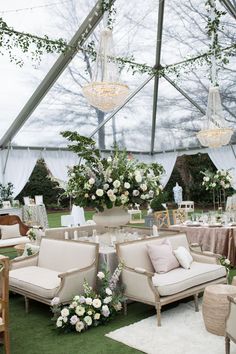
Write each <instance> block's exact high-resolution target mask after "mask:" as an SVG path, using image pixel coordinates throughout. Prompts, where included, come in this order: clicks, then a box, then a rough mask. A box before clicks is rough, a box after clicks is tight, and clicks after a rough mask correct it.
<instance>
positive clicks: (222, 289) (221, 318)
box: [202, 284, 236, 336]
mask: <svg viewBox="0 0 236 354" xmlns="http://www.w3.org/2000/svg"><path fill="white" fill-rule="evenodd" d="M228 295H231V296H236V286H233V285H225V284H216V285H209V286H207V287H206V289H205V291H204V295H203V304H202V314H203V319H204V323H205V327H206V329H207V331H208V332H211V333H213V334H217V335H218V336H224V335H225V319H226V316H227V314H228V312H229V301H228V299H227V296H228Z"/></svg>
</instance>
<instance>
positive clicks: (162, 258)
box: [147, 239, 179, 273]
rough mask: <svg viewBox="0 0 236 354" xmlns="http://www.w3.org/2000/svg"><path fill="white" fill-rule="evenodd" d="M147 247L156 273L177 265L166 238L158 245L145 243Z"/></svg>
mask: <svg viewBox="0 0 236 354" xmlns="http://www.w3.org/2000/svg"><path fill="white" fill-rule="evenodd" d="M147 249H148V254H149V257H150V258H151V262H152V265H153V267H154V269H155V272H156V273H166V272H169V271H170V270H172V269H174V268H178V267H179V262H178V261H177V259H176V257H175V256H174V255H173V251H172V247H171V243H170V241H169V240H168V239H164V240H163V241H162V243H161V244H160V245H157V244H147Z"/></svg>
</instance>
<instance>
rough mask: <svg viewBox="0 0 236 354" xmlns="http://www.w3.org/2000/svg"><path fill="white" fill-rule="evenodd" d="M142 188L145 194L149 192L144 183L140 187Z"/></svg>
mask: <svg viewBox="0 0 236 354" xmlns="http://www.w3.org/2000/svg"><path fill="white" fill-rule="evenodd" d="M140 188H141V189H142V190H143V191H144V192H145V191H146V190H147V185H146V184H145V183H143V184H141V185H140Z"/></svg>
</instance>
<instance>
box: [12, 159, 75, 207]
mask: <svg viewBox="0 0 236 354" xmlns="http://www.w3.org/2000/svg"><path fill="white" fill-rule="evenodd" d="M63 192H64V190H63V189H62V188H60V187H59V184H58V182H55V181H52V179H51V177H50V174H49V170H48V169H47V166H46V164H45V161H44V160H38V162H37V163H36V165H35V168H34V170H33V172H32V174H31V176H30V178H29V181H28V182H27V183H26V185H25V187H24V189H23V190H22V191H21V192H20V194H19V195H18V196H17V197H16V199H19V200H20V201H21V202H22V201H23V197H25V196H30V197H34V196H35V195H43V200H44V204H45V205H46V207H54V208H56V207H59V206H60V205H62V206H68V204H69V203H68V200H67V199H66V198H61V194H62V193H63Z"/></svg>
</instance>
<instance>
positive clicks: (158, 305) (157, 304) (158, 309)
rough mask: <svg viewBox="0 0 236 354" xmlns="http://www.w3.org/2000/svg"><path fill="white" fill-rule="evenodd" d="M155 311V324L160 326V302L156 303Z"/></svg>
mask: <svg viewBox="0 0 236 354" xmlns="http://www.w3.org/2000/svg"><path fill="white" fill-rule="evenodd" d="M156 312H157V325H158V327H160V326H161V303H160V302H157V303H156Z"/></svg>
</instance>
